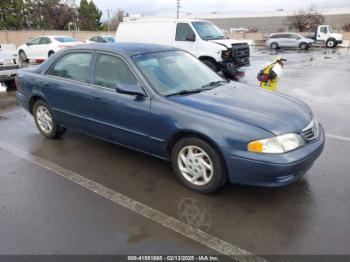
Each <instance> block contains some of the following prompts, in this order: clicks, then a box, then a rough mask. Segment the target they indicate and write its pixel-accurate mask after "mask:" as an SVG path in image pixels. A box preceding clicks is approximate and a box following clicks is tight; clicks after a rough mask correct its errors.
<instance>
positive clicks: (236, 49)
mask: <svg viewBox="0 0 350 262" xmlns="http://www.w3.org/2000/svg"><path fill="white" fill-rule="evenodd" d="M116 41H117V42H144V43H154V44H162V45H168V46H173V47H177V48H180V49H183V50H185V51H187V52H189V53H191V54H192V55H194V56H196V57H197V58H199V59H200V60H201V61H202V62H203V63H205V64H206V65H207V66H209V67H210V68H212V69H213V70H214V71H216V72H219V71H221V72H223V73H224V74H225V76H227V77H234V76H235V75H236V74H237V73H239V71H238V69H239V68H240V67H242V66H245V65H248V64H249V53H250V52H249V46H248V44H247V43H241V42H239V41H236V40H233V39H229V38H228V37H226V36H225V35H224V34H223V33H222V31H221V30H220V29H219V28H218V27H216V26H215V25H214V24H212V23H211V22H208V21H205V20H194V19H172V20H143V21H141V20H137V21H130V22H122V23H120V25H119V27H118V29H117V32H116Z"/></svg>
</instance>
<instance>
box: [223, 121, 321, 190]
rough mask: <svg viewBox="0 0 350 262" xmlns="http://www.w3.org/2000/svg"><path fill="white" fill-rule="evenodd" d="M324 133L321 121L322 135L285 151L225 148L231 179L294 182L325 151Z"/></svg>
mask: <svg viewBox="0 0 350 262" xmlns="http://www.w3.org/2000/svg"><path fill="white" fill-rule="evenodd" d="M324 143H325V135H324V130H323V128H322V126H321V125H320V133H319V137H318V138H317V139H315V140H313V141H311V142H308V143H306V144H305V145H304V146H303V147H301V148H299V149H296V150H294V151H291V152H288V153H285V154H256V153H251V152H248V151H244V152H243V151H238V152H237V151H232V150H225V154H224V155H225V160H226V164H227V168H228V173H229V180H230V182H231V183H235V184H244V185H253V186H266V187H278V186H284V185H287V184H290V183H292V182H294V181H295V180H297V179H299V178H300V177H302V176H303V175H305V174H306V173H307V171H308V170H309V169H310V168H311V166H312V165H313V163H314V161H315V160H316V159H317V158H318V157H319V155H320V154H321V153H322V150H323V147H324Z"/></svg>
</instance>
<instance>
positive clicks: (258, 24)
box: [205, 14, 350, 32]
mask: <svg viewBox="0 0 350 262" xmlns="http://www.w3.org/2000/svg"><path fill="white" fill-rule="evenodd" d="M324 17H325V24H329V25H331V26H332V27H333V28H334V29H336V30H340V29H341V28H342V26H343V25H344V24H348V23H350V14H338V15H325V16H324ZM205 20H209V21H212V22H213V23H214V24H216V25H217V26H218V27H220V28H222V29H229V28H239V27H245V28H248V27H249V26H252V27H254V28H256V29H258V31H259V32H276V31H278V30H283V31H287V30H289V25H288V17H287V16H264V17H231V18H207V19H205Z"/></svg>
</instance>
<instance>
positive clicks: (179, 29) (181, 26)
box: [175, 23, 193, 41]
mask: <svg viewBox="0 0 350 262" xmlns="http://www.w3.org/2000/svg"><path fill="white" fill-rule="evenodd" d="M190 34H193V30H192V28H191V27H190V25H189V24H188V23H178V24H177V26H176V37H175V40H176V41H187V40H186V38H187V36H188V35H190Z"/></svg>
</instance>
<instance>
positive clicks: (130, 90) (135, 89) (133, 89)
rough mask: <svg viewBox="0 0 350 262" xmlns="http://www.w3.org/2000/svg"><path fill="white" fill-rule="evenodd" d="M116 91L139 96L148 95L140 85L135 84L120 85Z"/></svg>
mask: <svg viewBox="0 0 350 262" xmlns="http://www.w3.org/2000/svg"><path fill="white" fill-rule="evenodd" d="M115 91H117V92H118V93H120V94H126V95H133V96H137V97H146V94H145V93H144V92H143V90H142V89H141V87H140V86H139V85H134V84H122V85H118V86H117V87H116V88H115Z"/></svg>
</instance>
